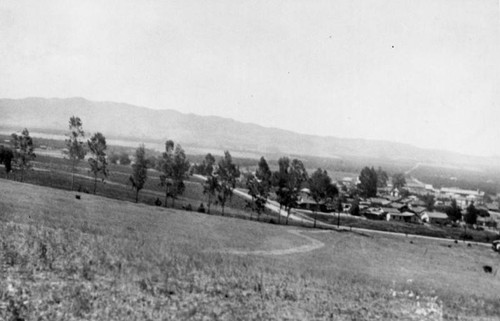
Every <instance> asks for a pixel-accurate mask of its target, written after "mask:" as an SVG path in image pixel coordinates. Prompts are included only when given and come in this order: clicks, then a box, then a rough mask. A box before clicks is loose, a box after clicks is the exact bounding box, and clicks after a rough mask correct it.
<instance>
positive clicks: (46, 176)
mask: <svg viewBox="0 0 500 321" xmlns="http://www.w3.org/2000/svg"><path fill="white" fill-rule="evenodd" d="M33 166H34V168H35V170H30V171H27V172H26V174H25V177H24V181H25V182H28V183H31V184H36V185H41V186H48V187H55V188H59V189H63V190H70V189H71V163H70V161H69V160H67V159H63V158H58V157H49V156H44V155H42V156H38V157H37V158H36V160H35V161H34V162H33ZM108 169H109V175H108V177H107V178H106V180H105V181H104V183H102V182H101V179H100V178H98V182H97V189H96V193H97V195H101V196H105V197H109V198H113V199H118V200H123V201H131V202H134V201H135V190H133V189H132V186H131V184H130V182H129V176H130V174H131V167H130V166H123V165H114V164H110V165H109V168H108ZM159 176H160V173H159V172H157V171H155V170H149V171H148V180H147V181H146V184H145V186H144V189H142V190H141V191H140V193H139V202H141V203H144V204H148V205H154V204H155V200H156V199H157V198H159V199H160V201H161V202H162V203H163V202H164V197H165V190H164V188H163V187H161V186H160V185H159V183H160V180H159ZM19 177H20V174H19V173H10V174H9V175H6V174H5V171H4V170H3V167H1V166H0V178H9V179H19ZM200 183H201V181H200V180H197V179H195V178H192V177H190V178H188V180H186V181H185V185H186V190H185V192H184V193H183V195H179V196H178V197H177V199H176V200H175V202H174V205H172V198H169V200H168V207H172V206H174V207H175V208H178V209H180V208H182V207H184V206H187V205H191V207H192V209H193V210H194V211H196V210H197V208H198V206H199V205H200V204H201V203H203V204H204V206H205V208H206V207H207V203H206V201H207V196H206V195H204V194H203V187H202V185H201V184H200ZM93 186H94V178H93V176H92V174H91V173H90V171H89V168H88V165H87V162H86V161H81V162H80V163H79V164H78V165H77V167H76V171H75V183H74V189H75V190H81V191H89V192H90V193H92V192H93V189H94V187H93ZM221 212H222V211H221V208H220V206H217V205H215V204H212V206H211V214H215V215H221ZM224 213H225V215H226V216H231V217H239V218H245V219H247V218H256V217H255V215H252V213H250V212H249V211H248V209H247V208H246V202H245V201H244V200H242V199H240V198H238V197H233V198H231V199H230V200H229V201H228V203H227V204H226V207H225V210H224ZM260 219H262V220H264V221H270V220H271V219H272V216H268V215H261V218H260Z"/></svg>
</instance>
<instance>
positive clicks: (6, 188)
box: [0, 180, 500, 320]
mask: <svg viewBox="0 0 500 321" xmlns="http://www.w3.org/2000/svg"><path fill="white" fill-rule="evenodd" d="M303 233H305V234H307V235H309V236H311V237H313V238H315V239H318V240H320V241H322V242H324V243H325V244H326V246H325V247H323V248H321V249H319V250H316V251H313V252H309V253H302V254H296V255H284V256H276V257H269V256H235V255H229V254H222V253H218V252H217V250H220V249H223V248H234V249H248V250H257V249H260V250H266V249H276V248H280V247H281V248H290V247H296V246H300V245H303V244H304V242H307V240H304V239H302V238H298V237H296V236H294V235H292V234H290V233H288V228H287V227H283V226H275V225H269V224H261V223H257V222H249V221H244V220H234V219H231V218H223V217H214V216H208V215H202V214H197V213H194V212H180V211H175V210H165V209H161V208H155V207H149V206H146V205H140V204H139V205H135V204H131V203H127V202H120V201H115V200H110V199H105V198H100V197H94V196H91V195H84V197H83V199H81V200H76V199H75V198H74V193H69V192H65V191H60V190H55V189H48V188H43V187H37V186H32V185H27V184H20V183H15V182H11V181H5V180H0V254H1V256H0V257H1V260H2V261H1V262H0V263H1V267H2V274H1V277H0V319H1V320H15V318H17V319H18V320H19V319H24V320H35V319H36V320H182V319H193V320H204V319H205V320H251V319H257V320H259V319H264V320H284V319H288V320H332V319H333V320H401V319H405V320H440V319H442V318H443V317H447V318H450V319H469V318H472V317H473V316H478V317H482V318H485V319H486V318H491V319H494V318H495V317H496V316H497V315H498V313H500V304H499V303H498V295H497V294H496V291H493V289H495V288H496V289H498V288H500V281H499V277H500V276H497V274H496V272H497V269H498V267H497V266H496V265H495V262H497V260H498V256H496V255H494V254H493V252H490V251H488V250H487V249H485V248H476V247H472V248H469V247H464V246H463V245H453V247H452V248H449V247H447V246H443V245H441V244H437V243H432V242H429V241H423V240H418V241H416V240H414V241H413V242H414V243H413V244H411V243H410V242H409V240H402V239H393V238H387V237H368V236H363V235H356V234H353V233H347V232H344V233H338V232H327V233H309V232H308V231H307V230H304V231H303ZM483 264H491V265H493V266H494V273H493V274H485V273H484V272H482V270H481V266H482V265H483ZM410 280H411V281H410ZM490 290H491V291H490Z"/></svg>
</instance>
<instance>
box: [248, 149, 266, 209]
mask: <svg viewBox="0 0 500 321" xmlns="http://www.w3.org/2000/svg"><path fill="white" fill-rule="evenodd" d="M271 176H272V172H271V170H270V169H269V165H268V164H267V161H266V159H265V158H264V157H261V158H260V160H259V163H258V167H257V170H256V172H255V175H254V174H250V175H248V176H247V179H246V186H247V188H248V194H250V195H251V196H252V206H251V207H252V210H253V211H255V212H257V215H258V216H259V217H260V214H261V213H262V212H264V210H265V208H266V203H267V198H268V197H269V192H270V190H271Z"/></svg>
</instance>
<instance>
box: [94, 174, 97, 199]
mask: <svg viewBox="0 0 500 321" xmlns="http://www.w3.org/2000/svg"><path fill="white" fill-rule="evenodd" d="M96 189H97V175H95V176H94V195H95V192H96Z"/></svg>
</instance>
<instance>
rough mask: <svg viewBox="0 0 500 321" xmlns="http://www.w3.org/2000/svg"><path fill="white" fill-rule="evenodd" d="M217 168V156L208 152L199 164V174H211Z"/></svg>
mask: <svg viewBox="0 0 500 321" xmlns="http://www.w3.org/2000/svg"><path fill="white" fill-rule="evenodd" d="M214 168H215V157H214V156H213V155H212V154H210V153H208V154H207V155H206V156H205V159H204V160H203V162H202V163H201V164H200V165H199V166H198V174H200V175H204V176H210V175H212V174H213V172H214Z"/></svg>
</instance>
